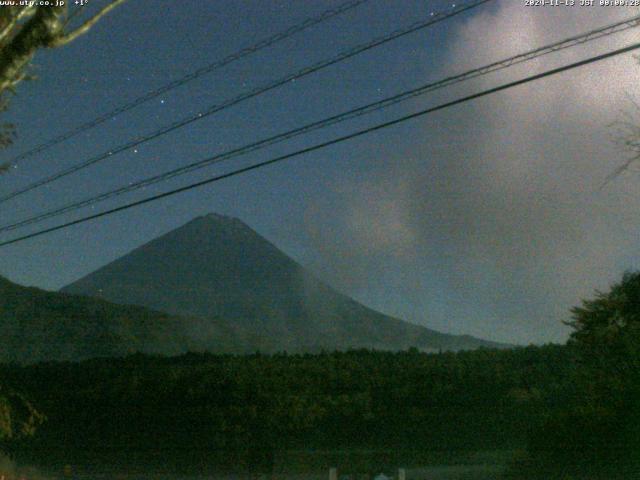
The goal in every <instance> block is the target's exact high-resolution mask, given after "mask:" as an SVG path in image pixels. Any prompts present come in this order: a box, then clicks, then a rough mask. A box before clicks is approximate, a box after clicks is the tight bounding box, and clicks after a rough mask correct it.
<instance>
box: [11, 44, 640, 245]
mask: <svg viewBox="0 0 640 480" xmlns="http://www.w3.org/2000/svg"><path fill="white" fill-rule="evenodd" d="M639 48H640V42H639V43H634V44H631V45H628V46H626V47H622V48H619V49H616V50H612V51H609V52H606V53H603V54H600V55H596V56H593V57H589V58H587V59H584V60H580V61H578V62H573V63H570V64H567V65H564V66H561V67H557V68H553V69H550V70H546V71H544V72H541V73H537V74H535V75H530V76H528V77H525V78H522V79H520V80H515V81H512V82H508V83H504V84H502V85H499V86H497V87H493V88H489V89H487V90H483V91H481V92H478V93H474V94H472V95H467V96H465V97H461V98H458V99H456V100H452V101H450V102H446V103H442V104H439V105H437V106H434V107H429V108H427V109H424V110H420V111H418V112H415V113H412V114H409V115H404V116H401V117H398V118H395V119H393V120H389V121H387V122H383V123H379V124H377V125H374V126H372V127H368V128H365V129H362V130H358V131H356V132H353V133H350V134H348V135H343V136H340V137H337V138H334V139H332V140H328V141H325V142H322V143H318V144H315V145H312V146H310V147H306V148H303V149H301V150H297V151H295V152H292V153H288V154H286V155H281V156H278V157H275V158H272V159H269V160H265V161H263V162H259V163H256V164H253V165H250V166H247V167H243V168H239V169H237V170H233V171H231V172H227V173H223V174H220V175H216V176H213V177H210V178H207V179H205V180H201V181H199V182H195V183H192V184H190V185H186V186H183V187H180V188H176V189H174V190H170V191H167V192H163V193H160V194H157V195H153V196H151V197H147V198H144V199H141V200H137V201H135V202H131V203H127V204H125V205H121V206H119V207H115V208H111V209H109V210H104V211H102V212H99V213H95V214H92V215H88V216H85V217H82V218H79V219H77V220H73V221H70V222H65V223H62V224H60V225H56V226H54V227H49V228H45V229H42V230H39V231H36V232H33V233H30V234H28V235H23V236H21V237H17V238H13V239H10V240H6V241H4V242H0V247H4V246H7V245H11V244H14V243H18V242H22V241H25V240H28V239H30V238H35V237H38V236H41V235H45V234H48V233H51V232H55V231H57V230H61V229H64V228H68V227H71V226H73V225H78V224H81V223H85V222H88V221H90V220H95V219H97V218H101V217H105V216H107V215H112V214H114V213H117V212H121V211H124V210H128V209H130V208H134V207H137V206H140V205H144V204H147V203H151V202H155V201H157V200H160V199H162V198H166V197H169V196H172V195H176V194H178V193H182V192H186V191H189V190H193V189H194V188H198V187H201V186H204V185H209V184H211V183H214V182H218V181H220V180H223V179H226V178H230V177H234V176H237V175H240V174H243V173H247V172H250V171H253V170H257V169H260V168H263V167H266V166H269V165H273V164H275V163H279V162H282V161H284V160H288V159H290V158H294V157H298V156H300V155H304V154H307V153H311V152H314V151H317V150H320V149H323V148H326V147H329V146H331V145H336V144H338V143H342V142H345V141H347V140H351V139H354V138H357V137H360V136H363V135H367V134H369V133H373V132H376V131H379V130H382V129H385V128H388V127H391V126H393V125H397V124H400V123H404V122H406V121H409V120H412V119H416V118H419V117H423V116H425V115H428V114H430V113H433V112H437V111H440V110H444V109H446V108H450V107H453V106H455V105H460V104H463V103H466V102H469V101H471V100H475V99H478V98H482V97H486V96H488V95H492V94H494V93H498V92H501V91H504V90H508V89H511V88H514V87H517V86H519V85H524V84H526V83H529V82H533V81H536V80H540V79H542V78H546V77H550V76H552V75H557V74H559V73H562V72H566V71H569V70H573V69H575V68H579V67H582V66H585V65H590V64H593V63H596V62H599V61H602V60H605V59H608V58H612V57H615V56H617V55H622V54H624V53H629V52H632V51H634V50H637V49H639Z"/></svg>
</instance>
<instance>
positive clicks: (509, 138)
mask: <svg viewBox="0 0 640 480" xmlns="http://www.w3.org/2000/svg"><path fill="white" fill-rule="evenodd" d="M634 13H636V14H637V12H636V11H631V9H619V8H606V7H582V8H578V7H574V8H567V9H564V10H559V9H558V8H552V7H549V8H537V9H536V8H529V9H527V8H525V7H524V6H523V4H522V2H513V1H512V0H505V1H503V2H501V3H500V5H499V8H497V9H495V10H494V11H486V12H485V13H482V14H480V15H477V16H474V17H472V18H471V19H470V20H468V21H467V22H465V23H463V24H459V26H458V27H457V28H455V29H453V30H452V32H451V35H450V42H449V44H448V47H447V48H448V54H447V58H448V62H447V64H445V65H443V66H442V67H441V75H444V74H449V73H451V72H460V71H464V70H466V69H469V68H473V67H476V66H480V65H482V64H485V63H489V62H491V61H495V60H497V59H500V58H503V57H506V56H509V55H513V54H515V53H518V52H520V51H525V50H528V49H531V48H534V47H537V46H540V45H545V44H547V43H550V42H552V41H556V40H560V39H561V38H565V37H567V36H569V35H574V34H577V33H580V32H583V31H586V30H588V29H591V28H594V27H596V26H599V25H604V24H607V23H611V22H613V21H616V20H618V19H620V18H623V17H625V16H626V17H628V16H630V15H632V14H634ZM638 38H639V37H638V33H637V32H635V30H634V31H632V32H631V33H625V34H619V35H616V36H612V37H609V38H606V39H603V40H599V41H597V42H594V43H593V44H588V45H586V46H582V47H580V48H577V49H575V50H573V49H572V50H567V51H564V52H562V53H558V54H554V55H553V56H548V57H544V58H542V59H539V60H536V61H534V62H532V63H528V64H526V65H525V66H520V67H518V68H515V69H513V70H509V71H504V72H501V73H500V75H495V76H489V77H486V78H484V79H482V80H481V81H477V82H475V83H474V84H473V88H472V90H470V87H464V88H466V89H467V90H466V91H468V92H470V91H477V90H480V89H481V88H483V87H488V86H490V85H496V84H497V83H498V82H503V81H507V80H508V79H511V78H518V77H522V76H525V75H530V74H532V73H533V72H538V71H541V70H543V69H546V68H550V67H552V66H556V65H559V64H564V63H569V62H572V61H576V60H578V59H582V58H585V57H587V56H590V55H593V54H594V53H596V52H601V51H605V50H608V49H613V48H616V47H619V46H622V45H625V44H627V43H630V42H631V41H637V40H638ZM639 74H640V66H638V65H637V61H636V60H634V58H633V57H632V56H631V55H624V56H621V57H617V58H615V59H612V60H607V61H605V62H602V63H600V64H597V65H593V66H589V67H584V68H581V69H577V70H573V71H571V72H568V73H565V74H562V75H560V76H557V77H554V78H551V79H548V80H545V81H539V82H535V83H531V84H528V85H525V86H521V87H518V88H516V89H513V90H511V91H509V92H505V93H500V94H498V95H494V96H492V97H490V98H486V99H482V100H479V101H476V102H472V103H469V104H465V105H464V106H461V107H457V108H456V109H455V110H452V111H450V112H447V113H444V114H440V115H439V116H438V119H437V120H438V122H439V124H436V123H435V120H434V121H431V122H430V123H429V128H425V131H424V135H418V136H415V137H414V138H415V140H413V141H410V142H404V145H403V146H398V148H399V149H402V150H401V151H394V152H390V151H389V150H387V151H386V154H387V155H388V157H387V158H385V159H384V167H383V168H379V169H376V170H375V172H374V173H373V174H371V175H370V176H368V177H365V178H363V179H362V180H361V181H359V182H357V184H356V185H355V186H354V185H352V184H350V185H349V188H347V187H346V186H343V187H342V189H340V190H337V191H336V192H335V195H336V196H337V197H339V198H340V202H343V204H344V205H346V207H345V208H344V210H343V211H341V212H338V218H339V221H338V222H337V223H336V224H333V226H332V227H331V228H328V230H325V231H324V232H323V235H322V238H323V242H318V243H317V245H320V244H321V243H322V244H323V245H324V246H323V247H319V248H324V249H329V250H330V251H325V254H326V255H324V257H325V259H333V275H334V277H335V278H339V280H341V281H342V282H343V284H344V285H346V287H345V288H347V289H349V288H350V289H352V290H356V291H357V290H358V288H359V287H360V286H359V285H358V284H357V280H355V279H357V278H366V277H367V276H370V275H371V274H372V273H375V274H380V275H382V276H384V275H385V272H386V274H388V275H392V273H389V272H394V271H396V270H397V268H396V267H391V266H390V265H391V264H392V263H393V262H396V265H402V268H403V269H405V271H406V272H412V273H411V275H413V276H415V277H416V278H419V277H421V275H422V276H425V277H428V280H427V281H425V282H422V284H421V288H423V290H422V291H421V293H420V295H422V297H423V298H424V301H423V302H422V303H421V304H422V305H424V311H423V315H422V318H424V319H425V321H426V323H427V324H429V325H432V326H440V327H442V326H443V325H445V323H446V324H447V325H449V326H451V327H452V328H453V329H454V330H456V331H458V332H460V331H465V332H469V333H473V334H476V335H484V336H487V337H493V338H499V339H501V340H511V341H519V342H524V343H527V342H528V341H536V342H543V341H549V340H553V341H559V340H563V339H564V338H566V334H567V330H566V328H564V327H563V326H562V324H561V322H560V321H561V320H562V319H566V318H567V315H568V310H569V308H570V307H571V306H572V305H574V304H576V303H577V302H578V301H579V299H580V298H584V297H585V296H589V295H591V294H592V292H593V290H594V289H595V288H601V289H602V288H606V287H607V285H608V284H609V283H610V282H612V281H613V280H615V279H616V278H617V277H618V276H619V274H620V273H621V271H623V270H624V269H626V268H631V267H633V266H634V261H635V259H637V249H638V243H637V238H639V236H638V228H637V226H638V225H640V195H639V194H638V193H637V191H638V189H637V186H638V182H640V178H638V177H637V176H633V175H627V176H625V177H624V178H621V179H619V180H617V181H616V182H614V183H613V184H611V185H609V186H608V187H607V188H606V189H604V190H603V191H601V192H600V191H598V186H599V184H600V183H601V182H602V180H603V179H604V178H605V176H606V175H607V174H608V173H609V172H610V171H611V170H613V169H614V168H615V167H616V166H617V165H618V164H620V163H622V162H623V161H624V153H623V152H621V151H620V150H619V149H616V146H615V144H614V143H613V142H612V138H611V134H612V131H611V128H609V127H608V125H610V124H611V122H613V121H615V120H616V119H617V118H620V115H621V112H622V111H623V110H625V109H629V108H630V105H631V104H630V102H629V98H628V95H629V94H634V93H635V92H636V91H637V79H638V75H639ZM441 75H439V76H441ZM460 91H463V90H460ZM451 124H453V125H455V128H449V127H447V125H449V126H450V125H451ZM381 155H382V153H381ZM340 202H339V203H340ZM327 225H328V224H325V225H324V227H323V228H326V227H327ZM332 229H334V230H335V231H334V232H333V234H335V235H332ZM328 238H334V241H333V242H331V241H329V242H327V239H328ZM327 245H328V246H327ZM336 259H338V260H336ZM384 265H386V267H384ZM636 265H637V263H636ZM337 272H348V273H346V274H345V273H343V274H342V276H341V274H340V273H337ZM407 274H408V273H407ZM349 282H352V283H349ZM353 282H356V283H353ZM414 283H415V282H414ZM443 292H446V293H445V295H448V296H449V299H448V300H447V301H446V302H445V304H446V307H445V308H442V305H443V299H442V296H443ZM407 295H409V296H413V297H415V295H416V293H415V292H408V293H407ZM434 305H439V307H438V308H435V307H433V306H434ZM378 306H380V305H378ZM403 308H405V307H403V306H396V307H393V306H391V307H389V308H387V310H389V309H391V310H392V312H393V313H396V314H399V315H402V316H405V317H407V316H413V317H414V319H415V316H416V315H415V313H412V314H411V315H408V313H407V310H403ZM452 317H454V318H453V319H452ZM447 322H448V323H447Z"/></svg>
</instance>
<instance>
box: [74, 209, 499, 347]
mask: <svg viewBox="0 0 640 480" xmlns="http://www.w3.org/2000/svg"><path fill="white" fill-rule="evenodd" d="M63 291H64V292H69V293H75V294H81V295H88V296H93V297H100V298H104V299H106V300H109V301H112V302H115V303H119V304H133V305H141V306H145V307H149V308H153V309H156V310H160V311H164V312H167V313H169V314H173V315H184V316H189V317H199V318H224V319H225V320H227V321H229V322H231V324H230V325H229V329H231V330H235V331H237V330H242V331H243V332H244V338H245V342H244V343H245V344H248V345H251V346H253V347H254V348H259V349H261V350H264V351H275V350H287V351H291V352H293V351H317V350H319V349H329V350H333V349H347V348H376V349H384V350H399V349H406V348H409V347H418V348H420V349H424V350H438V349H443V350H460V349H471V348H477V347H480V346H487V347H499V346H500V345H498V344H496V343H493V342H488V341H484V340H480V339H477V338H473V337H470V336H453V335H447V334H443V333H440V332H436V331H433V330H430V329H428V328H424V327H421V326H417V325H413V324H410V323H407V322H404V321H402V320H399V319H396V318H392V317H389V316H386V315H383V314H381V313H379V312H376V311H374V310H372V309H370V308H367V307H365V306H364V305H362V304H360V303H358V302H356V301H355V300H353V299H351V298H349V297H348V296H346V295H343V294H341V293H339V292H337V291H335V290H334V289H332V288H331V287H329V286H328V285H326V284H324V283H323V282H321V281H319V280H318V279H317V278H316V277H315V276H313V275H312V274H311V273H309V272H308V271H306V270H305V269H304V268H303V267H302V266H301V265H299V264H298V263H296V262H295V261H294V260H292V259H291V258H289V257H288V256H286V255H285V254H284V253H283V252H281V251H280V250H279V249H278V248H276V247H275V246H274V245H272V244H271V243H270V242H269V241H267V240H266V239H265V238H263V237H261V236H260V235H259V234H258V233H256V232H255V231H254V230H252V229H251V228H249V227H248V226H247V225H245V224H244V223H243V222H241V221H240V220H238V219H235V218H230V217H225V216H221V215H215V214H210V215H206V216H204V217H198V218H196V219H194V220H192V221H191V222H189V223H187V224H186V225H184V226H182V227H180V228H178V229H176V230H173V231H171V232H169V233H167V234H166V235H163V236H161V237H159V238H157V239H155V240H152V241H151V242H149V243H147V244H145V245H143V246H141V247H139V248H137V249H135V250H134V251H132V252H131V253H129V254H127V255H125V256H123V257H121V258H119V259H118V260H116V261H114V262H112V263H110V264H108V265H106V266H104V267H102V268H100V269H99V270H97V271H96V272H94V273H91V274H89V275H87V276H86V277H84V278H82V279H80V280H78V281H77V282H75V283H72V284H71V285H69V286H67V287H65V288H64V289H63ZM201 334H202V335H205V336H208V335H210V332H208V331H207V330H206V329H205V330H204V331H202V332H201Z"/></svg>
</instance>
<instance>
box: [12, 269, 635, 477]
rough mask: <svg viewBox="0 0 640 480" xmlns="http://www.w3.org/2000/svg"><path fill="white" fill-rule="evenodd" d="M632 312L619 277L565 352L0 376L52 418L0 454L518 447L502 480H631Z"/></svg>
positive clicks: (391, 462)
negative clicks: (627, 479)
mask: <svg viewBox="0 0 640 480" xmlns="http://www.w3.org/2000/svg"><path fill="white" fill-rule="evenodd" d="M639 305H640V274H628V275H626V276H625V277H624V279H623V280H622V282H620V283H619V284H617V285H614V286H613V287H612V289H611V291H610V292H609V293H607V294H599V295H598V296H597V297H596V299H594V300H591V301H585V302H584V303H583V305H582V306H581V307H578V308H575V309H574V310H573V319H574V321H573V323H572V324H571V325H572V327H573V329H574V333H573V335H572V337H571V340H570V342H569V343H568V344H567V345H564V346H560V345H548V346H543V347H527V348H518V349H513V350H489V349H480V350H476V351H469V352H460V353H441V354H426V353H421V352H418V351H417V350H415V349H413V350H409V351H404V352H397V353H390V352H380V351H369V350H357V351H349V352H333V353H323V354H318V355H310V354H309V355H287V354H277V355H261V354H258V353H257V354H254V355H249V356H234V355H212V354H207V353H189V354H185V355H181V356H178V357H172V358H166V357H160V356H149V355H141V354H138V355H132V356H128V357H125V358H119V359H118V358H115V359H114V358H104V359H94V360H87V361H84V362H81V363H41V364H37V365H31V366H18V365H4V366H3V367H2V368H1V369H0V372H1V374H2V377H1V378H0V384H2V385H4V388H5V389H13V390H14V391H15V390H20V391H21V392H22V393H23V394H24V395H25V396H26V398H28V399H29V400H30V405H31V404H32V405H33V406H34V407H35V410H34V412H35V411H37V412H41V414H43V415H45V416H46V419H47V420H46V422H44V424H43V425H42V426H40V427H39V428H38V430H37V432H36V434H35V435H33V436H24V435H23V436H22V438H21V439H20V438H19V439H13V440H11V441H7V440H5V441H4V448H5V449H9V450H10V451H11V452H12V453H13V454H14V455H16V456H18V457H19V458H22V459H25V460H31V461H37V462H39V463H50V464H53V465H55V464H60V465H61V464H66V463H73V464H86V465H93V466H97V465H100V464H102V465H103V466H105V465H109V464H116V465H119V466H122V465H135V466H138V467H140V468H149V467H158V468H160V467H161V468H163V469H167V468H174V469H175V470H176V471H181V472H184V471H185V470H186V469H187V467H188V468H190V469H196V470H202V469H204V468H206V467H207V466H215V467H216V468H224V467H227V468H229V469H234V470H237V469H242V468H246V469H248V470H249V469H250V470H262V471H272V470H273V469H274V468H276V466H277V464H278V463H280V462H284V463H286V462H287V455H288V453H287V452H291V451H298V452H300V451H301V450H305V451H307V452H308V451H313V450H316V451H325V452H326V451H336V450H343V451H346V452H377V453H375V454H373V455H369V456H368V457H367V459H366V461H365V462H364V463H365V464H366V465H365V466H366V468H371V469H378V468H384V467H385V466H396V465H399V464H402V465H405V466H411V465H419V464H420V463H421V462H423V461H424V460H425V458H427V457H428V453H427V452H433V451H434V450H439V451H446V452H457V453H456V455H458V456H459V455H460V452H471V451H477V450H485V451H486V450H514V449H518V448H520V449H522V451H523V452H524V453H522V454H521V455H519V456H518V458H517V459H516V460H515V461H514V462H513V463H512V466H511V468H510V469H509V471H508V472H507V476H508V477H509V478H522V479H537V478H540V479H542V478H544V479H554V478H558V479H560V478H562V479H567V478H582V479H604V478H607V479H612V478H625V479H626V478H638V472H640V468H638V467H639V466H640V458H639V456H640V403H639V399H640V395H639V394H640V309H639V307H638V306H639ZM0 400H1V398H0ZM38 415H39V414H38ZM38 418H40V417H38ZM365 456H366V455H365ZM356 457H358V455H357V454H354V455H353V458H356ZM360 457H362V455H360Z"/></svg>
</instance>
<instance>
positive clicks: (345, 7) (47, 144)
mask: <svg viewBox="0 0 640 480" xmlns="http://www.w3.org/2000/svg"><path fill="white" fill-rule="evenodd" d="M369 1H370V0H349V1H347V2H345V3H343V4H341V5H338V6H337V7H336V8H331V9H328V10H325V11H324V12H322V13H320V14H319V15H317V16H315V17H309V18H307V19H305V20H304V21H302V22H300V23H298V24H296V25H293V26H291V27H289V28H287V29H286V30H283V31H281V32H278V33H276V34H274V35H272V36H270V37H267V38H264V39H262V40H260V41H258V42H257V43H255V44H253V45H251V46H249V47H245V48H243V49H241V50H238V51H236V52H234V53H231V54H229V55H227V56H226V57H224V58H221V59H219V60H216V61H215V62H213V63H211V64H209V65H206V66H204V67H201V68H199V69H197V70H195V71H193V72H190V73H188V74H187V75H184V76H183V77H180V78H178V79H175V80H173V81H171V82H169V83H167V84H165V85H163V86H161V87H158V88H156V89H155V90H151V91H149V92H147V93H145V94H143V95H141V96H139V97H137V98H136V99H134V100H132V101H130V102H129V103H125V104H124V105H121V106H119V107H117V108H114V109H113V110H111V111H109V112H106V113H104V114H102V115H100V116H98V117H96V118H94V119H92V120H89V121H88V122H85V123H83V124H81V125H78V126H77V127H74V128H72V129H71V130H69V131H67V132H64V133H62V134H60V135H58V136H56V137H53V138H50V139H49V140H46V141H44V142H42V143H41V144H39V145H37V146H35V147H33V148H32V149H30V150H27V151H26V152H23V153H21V154H19V155H17V156H15V157H13V158H12V159H11V160H9V161H8V162H7V163H9V164H10V165H13V164H16V163H17V162H19V161H21V160H24V159H26V158H29V157H32V156H34V155H36V154H38V153H40V152H43V151H45V150H48V149H49V148H51V147H53V146H55V145H58V144H60V143H62V142H64V141H66V140H69V139H70V138H73V137H75V136H76V135H79V134H81V133H85V132H87V131H88V130H91V129H92V128H95V127H97V126H98V125H101V124H102V123H104V122H106V121H108V120H110V119H112V118H114V117H116V116H118V115H120V114H122V113H125V112H128V111H129V110H133V109H134V108H136V107H139V106H140V105H142V104H144V103H146V102H148V101H150V100H153V99H154V98H157V97H159V96H160V95H163V94H165V93H167V92H170V91H171V90H174V89H176V88H178V87H181V86H182V85H185V84H187V83H189V82H191V81H193V80H195V79H197V78H200V77H202V76H204V75H207V74H209V73H211V72H213V71H215V70H218V69H219V68H222V67H225V66H227V65H229V64H231V63H233V62H235V61H237V60H240V59H242V58H244V57H247V56H249V55H251V54H253V53H256V52H258V51H260V50H262V49H264V48H267V47H270V46H272V45H275V44H276V43H278V42H281V41H282V40H286V39H287V38H289V37H292V36H293V35H295V34H297V33H300V32H302V31H304V30H306V29H308V28H311V27H313V26H315V25H318V24H320V23H323V22H325V21H327V20H329V19H331V18H333V17H336V16H338V15H340V14H342V13H345V12H347V11H349V10H352V9H354V8H356V7H358V6H360V5H362V4H363V3H367V2H369ZM83 7H84V5H83V6H82V7H80V8H78V9H76V10H75V11H74V13H73V14H72V15H76V14H77V13H78V12H79V11H80V10H82V8H83ZM69 20H71V16H70V18H69V19H68V20H67V21H69Z"/></svg>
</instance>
